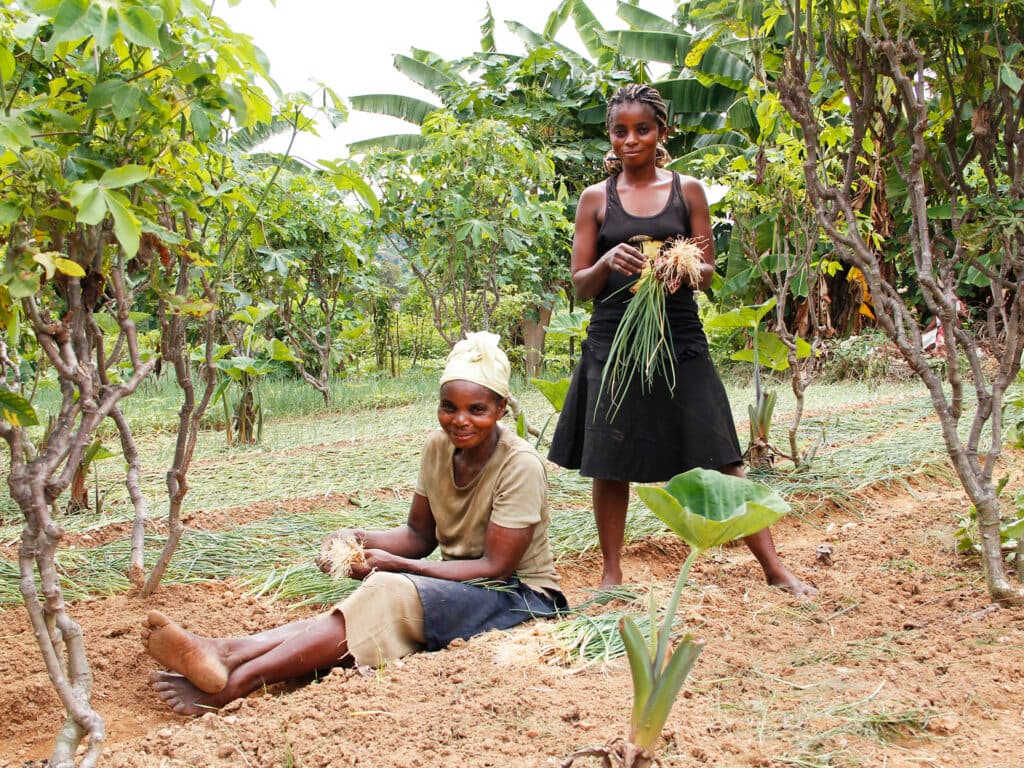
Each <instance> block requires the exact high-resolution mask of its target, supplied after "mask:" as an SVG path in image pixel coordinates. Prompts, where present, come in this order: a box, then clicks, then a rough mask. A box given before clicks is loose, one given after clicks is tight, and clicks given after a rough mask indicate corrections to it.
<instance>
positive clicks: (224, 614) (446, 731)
mask: <svg viewBox="0 0 1024 768" xmlns="http://www.w3.org/2000/svg"><path fill="white" fill-rule="evenodd" d="M965 505H966V502H965V501H964V499H963V498H962V496H961V494H959V493H958V492H956V491H953V490H950V489H942V488H935V487H932V488H931V489H929V490H927V491H917V492H916V493H914V494H913V495H911V494H910V492H907V493H903V494H894V493H891V492H890V493H887V494H885V495H879V496H877V497H876V498H875V499H874V500H873V501H865V502H864V505H863V506H862V508H861V510H859V514H856V515H841V514H838V513H837V514H835V515H833V516H831V517H829V518H827V519H826V518H820V519H817V520H811V521H799V520H795V519H789V520H786V521H784V522H783V523H781V524H780V525H779V526H777V527H776V529H775V530H774V534H775V538H776V542H777V544H778V547H779V550H780V552H781V553H782V555H783V557H784V559H785V560H786V561H787V562H789V563H791V564H792V565H793V567H794V568H795V569H796V570H797V571H798V573H800V574H801V575H802V576H805V577H808V578H809V579H810V580H811V581H812V582H814V583H815V584H816V585H817V586H818V587H819V589H820V590H821V594H820V596H819V597H818V598H816V599H814V600H809V601H805V600H796V599H794V598H791V597H788V596H786V595H785V594H783V593H781V592H779V591H777V590H774V589H771V588H769V587H767V586H765V585H764V584H763V583H762V581H761V574H760V570H759V568H758V566H757V564H756V562H755V561H754V560H753V558H752V557H751V556H750V554H749V553H748V552H747V551H746V549H745V548H743V547H742V546H739V547H728V548H725V549H722V550H720V551H718V552H717V553H715V554H713V555H710V556H707V557H705V558H704V559H702V560H701V561H698V564H697V566H696V567H695V568H694V572H693V574H692V587H691V589H689V590H688V591H687V592H686V593H685V594H684V596H683V604H682V607H681V609H680V610H681V615H682V616H684V617H685V620H686V623H687V625H688V626H689V627H690V628H691V631H693V632H694V633H696V634H699V635H701V636H703V637H704V638H706V640H707V641H708V645H707V648H706V650H705V651H704V653H703V655H702V656H701V658H700V659H699V661H698V662H697V665H696V667H695V669H694V672H693V675H692V677H691V680H690V682H689V683H688V685H687V687H686V689H685V691H684V694H683V696H682V697H681V698H680V700H679V701H678V703H677V705H676V707H675V709H674V711H673V713H672V716H671V717H670V719H669V722H668V724H667V727H666V729H665V731H664V733H663V736H664V741H663V744H662V754H663V757H664V762H665V765H666V766H692V765H699V764H710V765H721V766H776V765H778V766H783V765H801V766H818V765H820V766H826V765H843V766H846V765H863V766H876V765H877V766H882V765H886V766H920V765H933V766H950V767H952V766H961V765H976V766H988V767H990V768H1010V767H1011V766H1017V765H1019V764H1020V755H1021V754H1024V685H1022V683H1024V663H1022V662H1024V619H1022V618H1021V616H1022V614H1021V613H1020V611H1014V610H1006V609H999V608H996V607H995V606H991V605H989V602H988V600H987V598H986V594H985V590H984V584H983V581H982V579H981V577H980V573H979V571H978V569H977V564H976V563H965V562H964V561H963V560H962V559H960V558H958V557H957V556H955V555H954V554H953V553H952V547H951V544H950V541H949V540H948V539H949V537H948V536H947V534H946V533H944V532H947V531H949V530H950V528H951V520H952V518H953V513H954V512H956V511H960V510H962V509H964V507H965ZM937 532H938V533H937ZM822 544H827V545H828V546H829V547H831V550H832V556H831V562H832V564H831V565H825V564H824V562H823V561H821V560H819V559H818V557H817V552H818V547H819V545H822ZM684 554H685V547H684V546H683V545H682V544H680V543H679V542H678V541H676V540H674V539H658V540H649V541H644V542H641V543H639V544H635V545H632V546H631V547H629V548H628V550H627V553H626V564H625V567H626V576H627V580H629V581H630V582H632V583H633V584H634V585H636V587H637V589H638V590H640V591H642V590H643V589H644V588H646V586H647V585H648V584H650V583H652V582H654V583H656V584H657V585H658V588H659V590H667V589H668V588H669V587H670V585H671V582H672V580H673V579H674V576H675V574H676V573H677V572H678V568H679V565H680V564H681V561H682V557H683V555H684ZM559 568H560V571H561V573H562V575H563V579H564V583H565V587H566V591H567V593H568V594H569V596H570V599H571V600H572V601H573V602H574V603H579V602H580V601H582V600H584V599H586V598H587V597H589V596H590V595H591V592H590V589H591V587H592V585H593V584H594V583H595V582H596V579H597V574H598V572H599V570H598V568H597V561H596V559H594V558H591V557H583V558H579V559H576V560H571V561H567V562H563V563H561V564H560V566H559ZM153 607H155V608H158V609H160V610H162V611H164V612H165V613H167V614H169V615H171V616H173V617H176V618H179V619H181V620H182V621H183V623H184V624H185V625H186V626H187V627H188V628H189V629H192V630H194V631H197V632H200V633H204V634H215V635H229V634H238V633H249V632H254V631H258V630H261V629H265V628H268V627H271V626H275V625H277V624H279V623H281V622H283V621H287V620H292V619H295V618H300V617H302V616H306V615H309V612H308V611H288V610H287V609H286V608H285V606H283V605H279V604H274V603H270V602H267V601H266V600H263V599H255V598H251V597H246V596H244V595H243V594H240V593H239V592H238V591H237V589H236V588H235V587H233V586H232V585H231V584H230V583H228V584H224V583H216V584H209V585H204V586H188V587H170V588H166V589H164V590H162V591H161V592H160V594H159V595H157V596H156V597H155V598H153V599H152V600H150V601H147V602H145V603H143V602H141V601H139V600H137V599H134V598H130V597H125V596H115V597H110V598H103V599H94V600H90V601H87V602H84V603H80V604H78V605H76V606H74V608H73V610H72V615H73V617H74V618H76V619H77V620H78V621H80V622H81V624H82V626H83V629H84V631H85V636H86V638H87V644H88V645H87V647H88V653H89V658H90V660H91V662H92V665H93V669H94V671H95V674H96V680H95V689H94V690H95V693H94V696H93V701H94V704H95V706H96V708H97V709H98V710H99V711H100V712H101V714H102V715H103V716H104V717H105V719H106V722H107V747H106V755H105V758H104V763H103V764H104V765H107V766H125V767H127V766H132V767H137V766H138V767H146V766H153V767H154V768H155V767H156V766H195V765H203V766H267V767H268V768H269V767H270V766H285V765H294V766H328V765H330V766H338V765H352V766H355V765H366V766H377V767H382V768H386V767H387V766H403V767H404V766H424V768H427V767H432V766H438V765H449V764H450V765H460V766H465V767H466V768H470V767H472V766H495V767H498V768H504V767H506V766H507V767H509V768H511V767H512V766H515V767H516V768H524V767H529V766H537V767H540V766H545V767H546V766H552V765H557V764H558V763H559V762H560V761H561V760H562V759H563V758H564V757H565V756H566V755H568V754H569V753H570V752H572V751H573V750H575V749H578V748H580V747H584V746H588V745H596V744H601V743H605V742H607V741H609V740H611V739H612V738H614V737H616V736H620V735H623V734H624V733H625V730H626V728H627V727H628V718H629V706H630V679H629V673H628V669H627V668H626V664H625V661H624V659H618V660H615V661H612V662H610V663H592V664H589V665H581V664H578V663H577V664H576V665H574V666H568V667H567V666H563V665H562V663H561V662H564V657H562V656H561V655H559V654H551V653H545V650H544V649H545V648H546V647H547V646H548V645H549V643H548V640H549V638H548V637H547V635H546V634H545V631H544V630H543V629H538V628H536V627H523V628H520V629H518V630H516V631H515V632H513V633H492V634H488V635H486V636H483V637H480V638H475V639H474V640H471V641H469V642H466V643H459V644H456V645H455V646H453V647H450V648H449V649H447V650H445V651H442V652H440V653H435V654H420V655H416V656H412V657H409V658H407V659H405V660H402V661H398V662H393V663H392V664H390V665H388V666H387V667H386V668H384V669H381V670H378V671H376V672H375V673H374V674H372V675H370V676H363V675H360V674H358V673H354V672H346V671H341V670H338V671H335V672H334V673H332V674H330V675H329V676H327V677H326V678H324V679H322V680H318V681H314V682H311V683H308V684H304V685H297V686H289V687H282V686H278V687H275V688H273V689H270V690H267V691H266V692H263V693H255V694H253V695H251V696H250V697H249V698H247V699H245V700H243V701H239V702H234V703H233V704H231V705H229V706H228V707H226V708H225V709H224V710H222V711H221V712H219V713H210V714H207V715H204V716H203V717H201V718H198V719H194V720H188V719H185V718H181V717H178V716H175V715H173V714H172V713H170V712H169V711H168V710H167V709H166V708H165V707H164V706H163V705H162V704H161V703H160V701H159V700H158V699H157V698H156V696H155V695H154V694H153V693H152V692H151V691H150V690H149V689H148V687H147V686H146V682H145V680H146V673H147V672H148V671H149V669H150V668H151V660H150V659H149V658H148V657H147V656H145V654H144V653H143V652H142V649H141V645H140V642H139V634H138V628H139V624H140V622H141V621H142V618H143V616H144V615H145V612H146V610H147V609H148V608H153ZM608 608H609V610H614V609H615V608H616V606H615V605H614V604H612V605H610V606H608ZM0 673H2V674H0V711H2V712H4V714H5V717H4V718H2V719H0V760H2V761H6V762H0V764H2V765H5V766H22V765H26V764H31V763H28V761H33V760H38V759H40V758H43V757H45V756H46V755H48V754H49V751H50V748H51V744H52V739H53V733H54V732H55V730H56V728H57V726H58V724H59V722H60V720H61V717H62V716H61V711H60V708H59V706H58V704H57V701H56V697H55V695H54V694H53V693H52V691H51V688H50V684H49V681H48V679H47V678H46V675H45V673H44V672H42V671H41V663H40V662H39V661H38V651H37V650H36V647H35V643H34V639H33V637H32V633H31V631H30V628H29V626H28V623H27V620H26V618H25V614H24V611H23V610H15V609H12V610H7V611H4V612H2V613H0ZM588 760H590V759H589V758H587V759H581V760H580V761H579V762H578V763H577V765H584V766H585V765H597V763H596V762H594V761H591V762H588Z"/></svg>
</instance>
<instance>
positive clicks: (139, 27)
mask: <svg viewBox="0 0 1024 768" xmlns="http://www.w3.org/2000/svg"><path fill="white" fill-rule="evenodd" d="M117 20H118V21H119V22H120V26H121V34H122V35H124V36H125V37H126V38H127V39H128V40H129V41H130V42H132V43H135V44H136V45H140V46H142V47H143V48H159V47H160V32H159V30H158V29H157V20H156V19H154V18H153V16H152V15H151V14H150V13H149V11H148V10H146V9H145V8H142V7H141V6H137V5H134V6H119V7H118V10H117Z"/></svg>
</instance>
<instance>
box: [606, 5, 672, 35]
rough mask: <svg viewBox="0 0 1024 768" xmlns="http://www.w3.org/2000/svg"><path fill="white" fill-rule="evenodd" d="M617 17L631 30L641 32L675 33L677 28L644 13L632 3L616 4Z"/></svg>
mask: <svg viewBox="0 0 1024 768" xmlns="http://www.w3.org/2000/svg"><path fill="white" fill-rule="evenodd" d="M616 13H617V14H618V17H619V18H620V19H622V20H623V21H625V22H627V23H628V24H629V25H630V26H631V27H633V29H637V30H640V31H642V32H675V31H676V30H677V29H678V28H677V27H676V25H675V24H674V23H672V22H671V21H668V20H667V19H663V18H661V16H658V15H657V14H654V13H651V12H650V11H645V10H644V9H643V8H639V7H638V6H635V5H633V4H632V3H622V2H620V3H619V4H618V10H617V11H616Z"/></svg>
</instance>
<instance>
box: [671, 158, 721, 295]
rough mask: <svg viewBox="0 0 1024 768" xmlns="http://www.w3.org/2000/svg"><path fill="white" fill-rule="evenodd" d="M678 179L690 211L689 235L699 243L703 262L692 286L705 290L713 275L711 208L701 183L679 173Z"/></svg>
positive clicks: (713, 248) (709, 285) (713, 254)
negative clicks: (698, 277) (697, 279)
mask: <svg viewBox="0 0 1024 768" xmlns="http://www.w3.org/2000/svg"><path fill="white" fill-rule="evenodd" d="M679 181H680V185H681V187H682V191H683V199H684V200H685V201H686V210H688V211H689V212H690V237H691V238H693V240H694V241H695V242H696V243H697V244H698V245H700V249H701V260H702V261H703V262H704V263H703V264H701V268H700V282H699V283H698V284H697V285H695V286H693V287H694V288H695V289H697V290H700V291H706V290H707V289H708V288H710V287H711V279H712V278H713V277H714V276H715V238H714V234H713V233H712V231H711V210H710V209H709V208H708V198H707V195H706V194H705V193H704V185H703V184H701V183H700V182H699V181H697V179H695V178H693V177H692V176H682V175H680V177H679Z"/></svg>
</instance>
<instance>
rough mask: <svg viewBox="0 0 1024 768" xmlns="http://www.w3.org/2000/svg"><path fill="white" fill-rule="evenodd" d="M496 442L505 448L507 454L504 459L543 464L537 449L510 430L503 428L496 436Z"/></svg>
mask: <svg viewBox="0 0 1024 768" xmlns="http://www.w3.org/2000/svg"><path fill="white" fill-rule="evenodd" d="M498 443H499V444H500V445H501V446H502V447H503V448H504V450H505V453H506V455H507V458H506V461H516V462H525V463H533V462H534V461H536V462H537V464H539V465H540V466H541V467H543V466H544V459H543V458H541V455H540V454H539V453H537V449H536V448H534V447H533V445H531V444H530V443H529V442H528V441H526V440H524V439H523V438H521V437H520V436H519V435H517V434H516V433H515V432H513V431H512V430H510V429H504V428H503V429H502V430H501V434H500V435H499V436H498Z"/></svg>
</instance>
